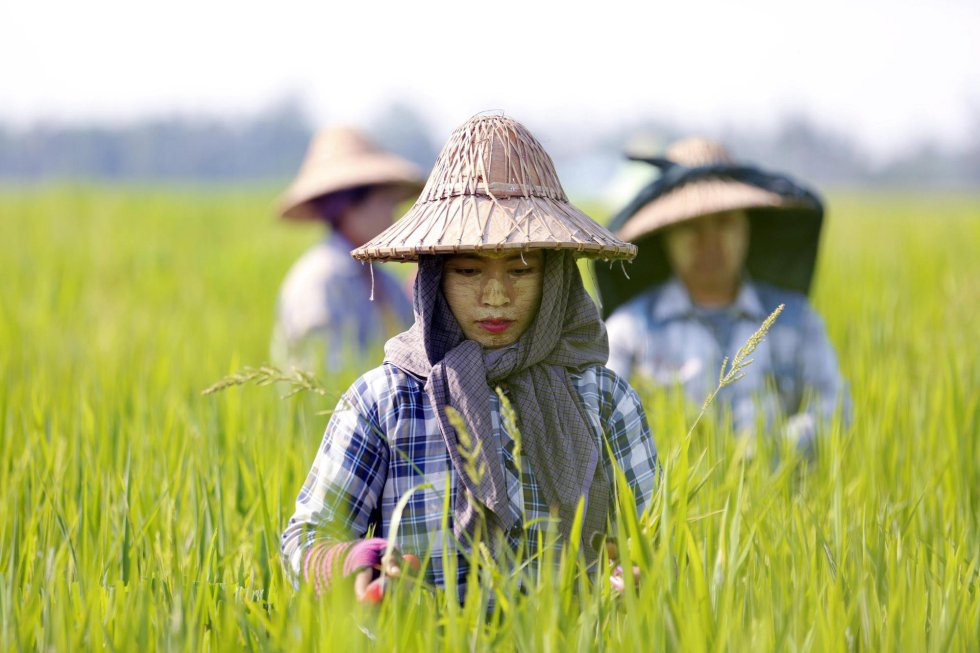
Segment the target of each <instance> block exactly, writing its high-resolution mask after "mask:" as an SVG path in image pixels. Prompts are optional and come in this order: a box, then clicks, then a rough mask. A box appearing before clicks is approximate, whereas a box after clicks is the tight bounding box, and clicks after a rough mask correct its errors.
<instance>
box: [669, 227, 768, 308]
mask: <svg viewBox="0 0 980 653" xmlns="http://www.w3.org/2000/svg"><path fill="white" fill-rule="evenodd" d="M664 241H665V243H666V246H667V258H668V259H669V260H670V265H671V268H673V270H674V273H675V274H676V275H677V276H678V277H680V279H681V281H683V282H684V285H685V286H687V289H688V290H689V291H690V293H691V295H692V296H693V297H694V299H695V300H697V299H698V298H699V297H705V298H708V299H712V300H719V299H720V300H724V299H725V298H727V299H728V300H729V301H730V300H731V299H734V293H735V291H736V289H737V287H738V280H739V278H740V276H741V274H742V267H743V266H744V265H745V256H746V253H747V252H748V248H749V219H748V216H746V214H745V211H725V212H723V213H715V214H713V215H706V216H704V217H701V218H698V219H696V220H690V221H688V222H683V223H681V224H679V225H676V226H673V227H670V228H669V229H668V230H667V231H666V232H665V233H664Z"/></svg>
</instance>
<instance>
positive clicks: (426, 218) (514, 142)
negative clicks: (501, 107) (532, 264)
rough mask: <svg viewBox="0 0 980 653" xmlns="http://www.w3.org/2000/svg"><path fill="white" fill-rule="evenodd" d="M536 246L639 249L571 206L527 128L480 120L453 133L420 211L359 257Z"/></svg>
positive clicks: (589, 251)
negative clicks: (619, 238)
mask: <svg viewBox="0 0 980 653" xmlns="http://www.w3.org/2000/svg"><path fill="white" fill-rule="evenodd" d="M531 248H546V249H568V250H572V251H574V252H576V253H577V254H578V255H581V256H589V257H593V258H604V259H632V258H633V257H634V256H635V255H636V247H635V246H634V245H631V244H629V243H625V242H622V241H621V240H618V239H617V238H616V237H615V236H613V235H612V233H611V232H610V231H608V230H607V229H605V228H604V227H602V226H601V225H599V224H598V223H596V222H595V221H594V220H592V218H590V217H589V216H587V215H585V213H583V212H582V211H580V210H579V209H577V208H576V207H574V206H573V205H572V204H571V203H569V201H568V198H567V197H566V195H565V191H564V190H562V187H561V183H560V182H559V181H558V175H557V174H556V173H555V166H554V164H553V163H552V161H551V158H550V157H549V156H548V154H547V153H546V152H545V151H544V148H542V147H541V144H540V143H538V141H537V140H536V139H535V138H534V137H533V136H532V135H531V133H530V132H529V131H528V130H527V129H526V128H525V127H524V126H523V125H521V124H520V123H518V122H516V121H514V120H512V119H510V118H507V117H505V116H501V115H478V116H475V117H473V118H471V119H470V120H468V121H467V122H466V123H464V124H463V125H461V126H460V127H459V128H457V129H456V131H454V132H453V134H452V136H450V138H449V142H448V143H446V146H445V147H443V148H442V152H440V154H439V158H438V159H437V161H436V165H435V167H434V168H433V169H432V173H431V174H430V175H429V181H428V183H427V184H426V185H425V188H424V189H423V191H422V194H421V196H419V199H418V201H417V202H416V203H415V206H413V207H412V209H411V210H410V211H409V212H408V213H407V214H406V215H405V216H404V217H403V218H402V219H401V220H399V221H398V222H396V223H395V224H393V225H392V226H391V227H389V228H388V229H386V230H385V231H383V232H381V234H379V235H378V236H376V237H375V238H374V239H373V240H371V241H370V242H368V243H367V244H365V245H363V246H362V247H359V248H357V249H355V250H354V251H353V252H352V253H351V254H352V256H353V257H354V258H356V259H361V260H398V261H406V260H416V259H417V258H418V256H419V254H457V253H460V252H481V251H504V250H526V249H531Z"/></svg>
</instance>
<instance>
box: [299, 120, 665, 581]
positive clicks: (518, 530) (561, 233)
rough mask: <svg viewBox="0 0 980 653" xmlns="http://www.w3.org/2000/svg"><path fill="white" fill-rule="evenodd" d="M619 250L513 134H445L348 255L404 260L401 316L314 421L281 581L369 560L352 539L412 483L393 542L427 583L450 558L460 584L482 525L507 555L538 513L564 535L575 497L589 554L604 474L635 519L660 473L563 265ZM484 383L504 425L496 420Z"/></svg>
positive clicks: (595, 322) (619, 255) (517, 132)
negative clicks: (458, 424)
mask: <svg viewBox="0 0 980 653" xmlns="http://www.w3.org/2000/svg"><path fill="white" fill-rule="evenodd" d="M634 253H635V249H634V248H633V246H632V245H629V244H626V243H623V242H620V241H619V240H617V239H616V238H614V237H613V236H612V234H610V233H609V232H608V231H606V230H605V229H604V228H603V227H601V226H599V225H598V224H596V223H595V222H593V221H592V220H591V219H590V218H588V217H587V216H586V215H585V214H583V213H582V212H581V211H579V210H578V209H576V208H575V207H574V206H572V205H571V204H570V203H569V202H568V200H567V198H566V196H565V193H564V191H563V190H562V188H561V184H560V183H559V181H558V177H557V175H556V174H555V170H554V166H553V164H552V162H551V159H550V158H549V157H548V155H547V154H546V153H545V152H544V150H543V149H542V147H541V145H540V144H539V143H538V142H537V141H536V140H535V139H534V137H533V136H531V134H530V133H529V132H528V131H527V130H526V129H525V128H524V127H523V126H522V125H520V124H518V123H516V122H514V121H513V120H511V119H509V118H505V117H502V116H497V115H481V116H477V117H475V118H472V119H471V120H469V121H468V122H466V123H465V124H463V125H462V126H461V127H459V128H458V129H457V130H456V131H455V132H454V133H453V135H452V137H451V138H450V140H449V142H448V143H447V144H446V146H445V147H444V148H443V150H442V152H441V154H440V155H439V159H438V161H437V162H436V166H435V168H434V169H433V171H432V174H431V176H430V177H429V181H428V184H427V185H426V187H425V189H424V190H423V192H422V195H421V197H420V198H419V200H418V202H416V204H415V206H414V207H413V208H412V209H411V211H409V213H408V214H407V215H406V216H405V217H404V218H402V219H401V220H400V221H398V222H397V223H396V224H395V225H393V226H392V227H390V228H389V229H387V230H386V231H385V232H383V233H382V234H380V235H379V236H378V237H377V238H375V239H373V240H372V241H371V242H369V243H367V244H366V245H364V246H363V247H360V248H358V249H356V250H355V251H354V252H353V256H354V257H355V258H357V259H360V260H367V261H378V260H399V261H404V260H416V259H417V260H418V263H419V269H418V276H417V277H416V281H415V305H414V309H415V323H414V324H413V325H412V327H411V328H410V329H409V330H407V331H405V332H404V333H402V334H400V335H398V336H397V337H395V338H393V339H391V340H389V341H388V344H387V346H386V347H385V360H384V363H383V364H382V365H381V366H380V367H378V368H375V369H373V370H371V371H370V372H368V373H366V374H365V375H363V376H362V377H361V378H360V379H358V380H357V381H356V382H355V383H354V385H353V386H351V388H350V389H349V390H348V391H347V393H346V395H345V396H344V398H343V399H342V401H341V403H340V405H339V406H338V408H337V410H336V412H334V414H333V416H332V417H331V419H330V422H329V424H328V425H327V429H326V434H325V435H324V438H323V443H322V444H321V446H320V449H319V450H318V451H317V455H316V459H315V461H314V463H313V469H312V471H311V472H310V475H309V477H308V478H307V480H306V482H305V484H304V485H303V488H302V490H301V492H300V494H299V498H298V499H297V502H296V512H295V514H294V515H293V516H292V518H291V519H290V520H289V524H288V526H287V527H286V529H285V532H284V533H283V536H282V554H283V557H284V559H285V563H286V567H287V569H288V570H289V571H290V572H291V574H292V575H293V577H294V578H295V579H296V580H297V581H309V582H313V583H314V584H316V586H317V587H318V588H322V587H323V586H324V585H326V584H327V583H329V581H330V578H331V573H332V568H333V565H335V564H339V561H341V560H344V567H345V570H346V571H347V572H350V571H352V570H353V569H356V568H358V567H359V566H361V565H363V564H365V563H371V562H372V561H373V562H377V560H378V556H379V555H380V553H379V552H380V549H381V548H382V544H381V542H380V541H379V540H377V539H374V540H365V539H363V538H364V536H365V534H366V533H368V532H369V531H373V533H375V534H376V535H380V536H381V537H386V536H388V534H389V529H390V527H391V525H392V524H391V522H392V515H393V511H394V509H395V506H396V504H398V502H399V500H400V499H401V498H402V497H405V496H407V495H408V494H409V493H410V492H411V491H412V490H413V488H418V489H417V490H416V491H415V492H414V493H412V494H411V497H410V498H409V499H408V500H407V505H406V506H405V510H404V512H403V513H402V516H401V521H400V525H399V527H398V532H397V542H396V543H397V545H398V547H399V549H400V550H401V551H402V552H405V553H409V554H414V555H418V556H424V555H425V554H427V553H428V554H431V564H430V565H429V567H428V569H427V571H426V578H427V579H428V580H429V581H431V582H433V583H435V584H438V585H443V584H444V583H445V582H446V580H447V579H446V578H445V574H446V568H447V567H446V561H447V559H448V558H449V557H450V556H458V558H457V564H458V566H457V570H458V571H457V575H456V579H455V580H456V583H457V587H465V580H466V575H467V570H468V565H467V562H466V559H465V556H461V554H462V553H463V552H465V551H466V549H467V546H468V543H469V542H470V541H471V537H472V536H473V534H474V533H475V532H476V530H477V529H478V528H479V527H480V523H481V519H485V520H486V526H487V527H488V528H489V530H490V531H491V533H492V534H494V535H495V536H496V537H497V538H502V540H503V542H506V545H507V546H512V547H516V546H518V545H519V543H520V542H521V541H525V542H529V543H533V542H534V541H535V540H536V534H538V533H539V532H540V531H544V530H546V529H547V525H546V524H544V523H542V522H547V521H548V519H547V518H549V517H550V516H551V515H552V514H553V512H554V513H556V514H557V516H558V518H559V523H558V529H559V533H560V534H561V535H562V537H563V539H567V538H568V537H569V530H570V528H571V525H572V521H573V515H574V513H575V510H576V506H577V504H578V502H579V499H580V498H582V497H584V498H585V511H584V522H583V528H582V543H583V546H584V549H585V552H586V556H587V557H594V551H595V549H594V545H595V544H596V542H597V540H599V539H601V537H600V536H601V535H602V534H604V533H605V528H606V519H607V516H608V509H609V505H610V500H611V495H612V492H611V489H610V483H611V481H612V479H613V475H612V469H613V468H612V465H613V463H615V464H616V465H618V466H619V467H620V468H621V469H622V470H623V471H624V472H625V476H626V478H627V480H628V482H629V484H630V486H631V489H632V491H633V493H634V495H635V497H636V501H637V506H638V508H639V509H641V510H642V509H643V508H644V506H646V505H647V503H648V502H649V500H650V496H651V494H652V490H653V487H654V481H655V478H656V473H657V469H658V465H657V453H656V448H655V446H654V443H653V440H652V438H651V435H650V431H649V427H648V425H647V421H646V417H645V415H644V412H643V408H642V407H641V405H640V403H639V401H638V400H637V396H636V394H635V393H634V392H633V390H632V389H631V388H630V387H629V385H628V384H627V383H626V382H625V381H624V380H622V379H621V378H620V377H619V376H617V375H616V374H615V373H613V372H611V371H610V370H609V369H608V368H606V367H605V362H606V358H607V354H608V349H607V340H606V333H605V328H604V326H603V323H602V321H601V320H600V318H599V313H598V310H597V308H596V306H595V303H594V302H593V301H592V299H591V298H590V297H589V295H588V294H587V293H586V291H585V289H584V288H583V285H582V280H581V277H580V275H579V271H578V267H577V265H576V262H575V256H576V255H579V256H591V257H601V258H606V259H626V258H630V257H632V256H633V255H634ZM497 389H499V390H500V391H501V392H502V393H503V394H504V395H506V396H507V397H508V398H509V402H510V403H511V405H512V406H513V408H514V411H515V413H516V423H512V422H511V421H510V420H509V418H508V417H507V416H506V415H505V414H502V412H501V400H500V398H499V397H498V395H497V393H496V390H497ZM450 409H453V410H455V411H456V413H458V415H459V416H460V418H461V419H462V424H463V425H464V426H465V431H466V433H468V434H469V439H468V441H469V442H470V446H469V447H467V446H466V445H465V444H461V443H460V442H461V441H460V437H459V433H458V432H457V430H456V428H455V427H454V425H453V423H452V422H451V421H450V415H451V414H452V411H450ZM447 411H450V413H449V414H448V415H447ZM518 432H519V433H520V438H521V446H520V451H521V452H522V453H521V455H520V456H519V457H517V458H515V455H514V447H515V437H516V434H517V433H518ZM465 440H466V439H465V438H464V441H465ZM474 451H475V456H476V460H474V459H473V457H472V456H473V455H474ZM467 452H468V453H467ZM608 452H611V454H612V458H610V457H609V456H608ZM467 459H469V464H467V463H468V461H467ZM477 468H480V469H482V473H478V474H474V473H472V472H473V470H474V469H477ZM423 483H428V484H429V485H427V486H422V484H423ZM447 484H448V486H447ZM420 486H422V487H420ZM447 487H448V492H449V495H448V498H447V497H446V496H445V492H446V488H447ZM447 499H448V502H449V503H448V505H449V510H450V515H449V516H448V528H447V530H450V531H451V532H448V533H444V532H443V530H442V529H443V526H442V525H443V523H444V522H443V505H444V501H445V500H447ZM492 541H497V542H498V543H500V544H502V542H500V541H498V540H492ZM444 545H445V546H444ZM498 550H499V549H498ZM372 573H376V572H371V571H366V572H362V573H361V575H360V576H359V577H358V578H359V581H360V580H369V579H370V577H371V574H372ZM374 582H375V583H377V582H378V581H374ZM375 587H376V585H375Z"/></svg>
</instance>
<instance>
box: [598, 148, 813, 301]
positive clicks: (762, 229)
mask: <svg viewBox="0 0 980 653" xmlns="http://www.w3.org/2000/svg"><path fill="white" fill-rule="evenodd" d="M637 158H638V160H642V161H646V162H647V163H651V164H653V165H655V166H657V167H659V168H660V169H661V176H660V177H659V178H657V179H654V180H653V181H651V182H650V183H649V184H647V186H646V187H644V188H643V189H642V190H640V192H639V193H638V194H637V195H636V197H634V198H633V200H632V201H630V202H629V203H628V204H627V205H626V206H625V207H624V208H623V209H622V210H621V211H620V212H619V213H618V214H617V215H616V216H615V217H614V218H613V219H612V221H611V222H610V225H609V228H610V229H611V230H612V231H613V232H614V233H615V234H616V235H617V236H618V237H619V238H624V239H625V238H629V239H630V240H632V241H633V242H635V243H636V244H637V246H638V247H639V249H640V253H639V255H638V256H637V257H636V259H634V261H633V265H632V266H631V267H630V274H629V277H628V278H623V275H622V274H616V273H615V271H614V270H611V269H608V266H602V265H600V266H596V268H595V278H596V284H597V286H598V288H599V294H600V295H601V297H602V308H603V311H604V316H606V317H608V316H609V315H610V314H611V313H612V312H613V311H615V310H616V308H617V307H619V306H620V305H622V304H625V303H626V302H628V301H629V300H630V299H632V298H633V297H636V296H637V295H640V294H641V293H643V292H646V291H647V290H649V289H650V288H652V287H653V286H656V285H657V284H660V283H662V282H664V281H666V280H667V278H668V277H670V275H671V274H672V270H671V267H670V263H669V261H668V260H667V256H666V252H665V250H664V244H663V234H664V232H665V231H666V229H665V227H668V226H670V225H674V224H678V223H680V222H685V221H687V220H693V219H695V218H698V217H701V216H705V215H710V214H712V213H719V212H721V211H728V210H736V209H741V210H744V211H745V212H746V214H747V215H748V218H749V225H750V226H749V234H750V235H749V250H748V253H747V255H746V260H745V269H746V270H747V271H748V273H749V274H750V275H751V277H752V278H753V279H755V280H758V281H764V282H767V283H771V284H773V285H776V286H780V287H782V288H787V289H790V290H796V291H798V292H802V293H806V292H808V291H809V288H810V283H811V281H812V279H813V270H814V266H815V264H816V260H817V250H818V248H819V244H820V230H821V226H822V224H823V214H824V210H823V203H822V202H821V201H820V198H819V197H818V196H817V195H816V194H815V193H814V192H813V191H811V190H810V189H808V188H807V187H805V186H803V185H801V184H799V183H797V182H796V181H794V180H793V179H791V178H789V177H787V176H785V175H780V174H776V173H771V172H767V171H765V170H761V169H759V168H756V167H754V166H751V165H746V164H742V163H739V162H737V161H735V160H733V158H732V156H731V155H730V154H729V153H728V152H727V151H726V150H725V148H724V147H722V146H721V145H719V144H718V143H716V142H714V141H710V140H708V139H704V138H689V139H685V140H682V141H678V142H677V143H675V144H674V145H672V146H671V147H670V148H668V150H667V153H666V157H665V158H649V157H637Z"/></svg>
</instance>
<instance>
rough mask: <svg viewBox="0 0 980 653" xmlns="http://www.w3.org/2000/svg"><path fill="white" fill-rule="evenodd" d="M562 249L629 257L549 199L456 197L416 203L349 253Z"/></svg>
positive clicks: (600, 230)
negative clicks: (402, 215) (391, 223)
mask: <svg viewBox="0 0 980 653" xmlns="http://www.w3.org/2000/svg"><path fill="white" fill-rule="evenodd" d="M529 249H565V250H570V251H573V252H575V253H576V254H577V255H579V256H584V257H591V258H603V259H631V258H633V257H634V256H635V255H636V247H635V246H634V245H632V244H630V243H625V242H622V241H621V240H620V239H618V238H616V237H615V236H614V235H613V234H612V232H610V231H609V230H608V229H606V228H605V227H603V226H601V225H599V224H598V223H597V222H595V221H594V220H592V218H590V217H589V216H587V215H586V214H585V213H583V212H582V211H580V210H579V209H577V208H576V207H574V206H573V205H571V204H569V203H568V202H563V201H560V200H556V199H553V198H550V197H538V196H529V197H504V198H492V197H488V196H485V195H456V196H453V197H446V198H441V199H438V200H433V201H428V202H418V203H416V204H415V206H413V207H412V209H411V210H410V211H409V212H408V213H407V214H406V215H405V217H403V218H402V219H401V220H399V221H398V222H396V223H395V224H393V225H392V226H391V227H389V228H388V229H386V230H385V231H383V232H381V234H379V235H378V236H377V237H375V238H374V239H372V240H371V241H370V242H368V243H367V244H365V245H363V246H362V247H359V248H357V249H355V250H354V251H353V252H351V255H352V256H353V257H354V258H355V259H359V260H376V261H385V260H389V261H414V260H417V259H418V257H419V255H420V254H460V253H480V252H501V251H523V250H529Z"/></svg>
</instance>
